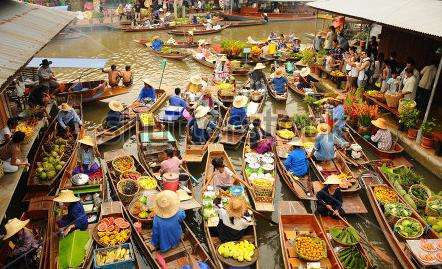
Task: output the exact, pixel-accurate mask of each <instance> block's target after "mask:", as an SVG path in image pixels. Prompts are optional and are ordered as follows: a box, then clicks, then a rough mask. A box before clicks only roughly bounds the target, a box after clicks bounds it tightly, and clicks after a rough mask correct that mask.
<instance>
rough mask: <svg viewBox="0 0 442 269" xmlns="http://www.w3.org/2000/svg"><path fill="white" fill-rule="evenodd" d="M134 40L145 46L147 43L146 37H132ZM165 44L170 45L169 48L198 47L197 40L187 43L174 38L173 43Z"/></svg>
mask: <svg viewBox="0 0 442 269" xmlns="http://www.w3.org/2000/svg"><path fill="white" fill-rule="evenodd" d="M134 42H136V43H138V44H140V45H143V46H145V45H146V43H149V40H147V39H134ZM166 46H167V47H170V48H177V49H178V48H181V49H188V48H196V47H198V43H197V42H192V43H189V42H186V41H179V40H176V41H175V44H166Z"/></svg>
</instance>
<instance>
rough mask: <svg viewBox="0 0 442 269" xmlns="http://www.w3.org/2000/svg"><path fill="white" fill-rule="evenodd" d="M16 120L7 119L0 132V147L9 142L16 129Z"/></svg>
mask: <svg viewBox="0 0 442 269" xmlns="http://www.w3.org/2000/svg"><path fill="white" fill-rule="evenodd" d="M17 125H18V118H9V119H8V120H7V122H6V126H5V127H3V129H1V130H0V145H3V144H6V143H8V142H9V140H11V136H12V132H13V131H14V130H15V128H17Z"/></svg>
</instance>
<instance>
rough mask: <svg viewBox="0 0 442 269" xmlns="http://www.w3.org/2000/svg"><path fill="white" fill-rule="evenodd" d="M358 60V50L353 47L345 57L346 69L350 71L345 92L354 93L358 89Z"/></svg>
mask: <svg viewBox="0 0 442 269" xmlns="http://www.w3.org/2000/svg"><path fill="white" fill-rule="evenodd" d="M357 58H358V56H357V54H356V48H355V47H353V46H352V47H350V48H349V51H348V53H347V54H346V56H345V62H346V67H345V69H346V70H347V71H348V75H347V82H346V84H345V90H344V92H352V91H353V90H355V89H356V81H357V79H358V68H357V66H356V62H357Z"/></svg>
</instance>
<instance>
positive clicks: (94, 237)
mask: <svg viewBox="0 0 442 269" xmlns="http://www.w3.org/2000/svg"><path fill="white" fill-rule="evenodd" d="M97 227H98V225H95V227H94V229H93V230H92V238H93V239H94V241H95V242H96V243H97V244H98V245H100V246H102V247H108V246H109V245H105V244H103V243H101V241H100V237H99V236H98V229H97ZM131 234H132V230H131V228H130V227H129V236H128V238H127V240H126V242H127V241H128V240H129V239H130V236H131ZM123 243H125V242H123ZM116 246H118V245H116Z"/></svg>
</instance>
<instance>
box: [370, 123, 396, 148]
mask: <svg viewBox="0 0 442 269" xmlns="http://www.w3.org/2000/svg"><path fill="white" fill-rule="evenodd" d="M371 124H373V125H374V126H376V127H377V128H379V129H378V130H377V131H376V133H375V134H374V135H372V136H371V141H373V142H375V143H377V147H378V149H380V150H390V149H391V146H392V136H391V132H390V130H388V126H387V121H386V120H385V119H384V118H378V119H376V120H372V121H371Z"/></svg>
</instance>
